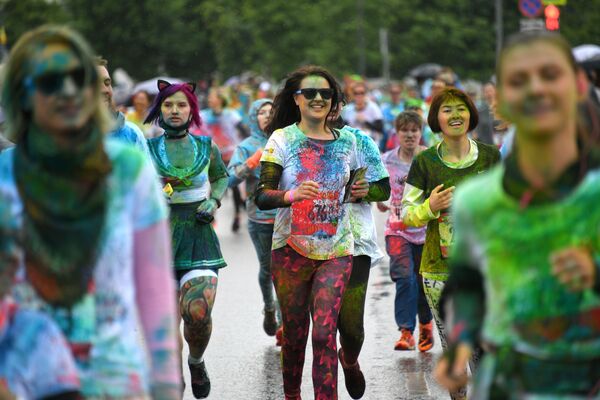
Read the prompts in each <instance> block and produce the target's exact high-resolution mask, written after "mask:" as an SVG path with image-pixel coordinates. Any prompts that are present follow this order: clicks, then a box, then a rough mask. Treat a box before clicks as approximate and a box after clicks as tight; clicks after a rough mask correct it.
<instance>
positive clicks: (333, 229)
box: [291, 191, 341, 238]
mask: <svg viewBox="0 0 600 400" xmlns="http://www.w3.org/2000/svg"><path fill="white" fill-rule="evenodd" d="M339 198H340V193H339V192H338V191H333V192H320V193H319V197H318V198H316V199H312V200H302V201H297V202H295V203H293V204H292V206H291V208H292V225H291V234H292V235H298V236H319V237H323V238H329V237H332V236H334V235H335V234H336V233H337V227H338V221H339V219H340V213H341V204H340V199H339Z"/></svg>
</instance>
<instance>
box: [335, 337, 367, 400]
mask: <svg viewBox="0 0 600 400" xmlns="http://www.w3.org/2000/svg"><path fill="white" fill-rule="evenodd" d="M338 358H339V359H340V364H341V365H342V370H343V371H344V381H345V383H346V390H347V391H348V394H349V395H350V397H352V398H353V399H360V398H361V397H363V394H365V388H366V386H367V384H366V382H365V376H364V375H363V373H362V371H361V370H360V365H359V364H358V360H356V362H355V363H354V364H352V365H348V364H346V362H345V361H344V350H343V349H340V351H338Z"/></svg>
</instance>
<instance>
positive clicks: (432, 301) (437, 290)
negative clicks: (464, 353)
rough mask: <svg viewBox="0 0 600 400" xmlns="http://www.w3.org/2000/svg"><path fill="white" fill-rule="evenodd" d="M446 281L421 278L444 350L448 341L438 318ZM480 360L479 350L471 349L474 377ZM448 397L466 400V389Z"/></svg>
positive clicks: (442, 323) (442, 324)
mask: <svg viewBox="0 0 600 400" xmlns="http://www.w3.org/2000/svg"><path fill="white" fill-rule="evenodd" d="M445 284H446V281H438V280H434V279H428V278H425V277H423V289H424V290H425V297H427V302H428V303H429V308H431V313H432V314H433V319H435V324H436V325H437V328H438V333H439V335H440V342H441V343H442V348H443V349H444V350H446V349H447V348H448V340H447V336H446V328H445V327H444V322H443V321H442V318H441V317H440V311H439V307H440V297H441V296H442V290H444V285H445ZM480 358H481V349H480V348H478V347H477V348H475V349H473V355H472V356H471V359H470V360H469V368H470V369H471V374H472V375H475V370H476V368H477V365H478V364H479V359H480ZM450 397H451V398H452V399H453V400H455V399H466V397H467V388H466V387H463V388H460V389H459V390H457V391H456V392H453V393H450Z"/></svg>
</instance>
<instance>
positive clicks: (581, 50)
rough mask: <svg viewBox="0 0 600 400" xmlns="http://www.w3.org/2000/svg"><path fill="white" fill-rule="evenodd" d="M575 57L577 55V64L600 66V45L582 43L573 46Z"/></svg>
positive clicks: (587, 66) (590, 66) (594, 67)
mask: <svg viewBox="0 0 600 400" xmlns="http://www.w3.org/2000/svg"><path fill="white" fill-rule="evenodd" d="M573 57H575V61H577V64H579V65H581V66H582V67H583V68H591V69H597V68H600V46H596V45H595V44H582V45H581V46H577V47H573Z"/></svg>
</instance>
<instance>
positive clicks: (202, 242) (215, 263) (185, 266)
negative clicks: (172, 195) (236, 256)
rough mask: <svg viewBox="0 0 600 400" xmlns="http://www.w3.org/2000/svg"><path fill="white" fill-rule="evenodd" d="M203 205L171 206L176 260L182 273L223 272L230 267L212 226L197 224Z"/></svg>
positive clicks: (176, 265)
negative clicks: (223, 269) (195, 270)
mask: <svg viewBox="0 0 600 400" xmlns="http://www.w3.org/2000/svg"><path fill="white" fill-rule="evenodd" d="M199 204H200V203H199V202H196V203H187V204H171V217H170V218H171V231H172V235H173V240H172V243H173V259H174V267H175V269H176V270H178V271H179V270H191V269H219V268H223V267H224V266H226V265H227V263H225V260H223V255H222V254H221V246H220V244H219V239H218V238H217V234H216V233H215V230H214V229H213V227H212V225H211V224H200V223H199V222H198V221H196V208H197V207H198V205H199Z"/></svg>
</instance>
